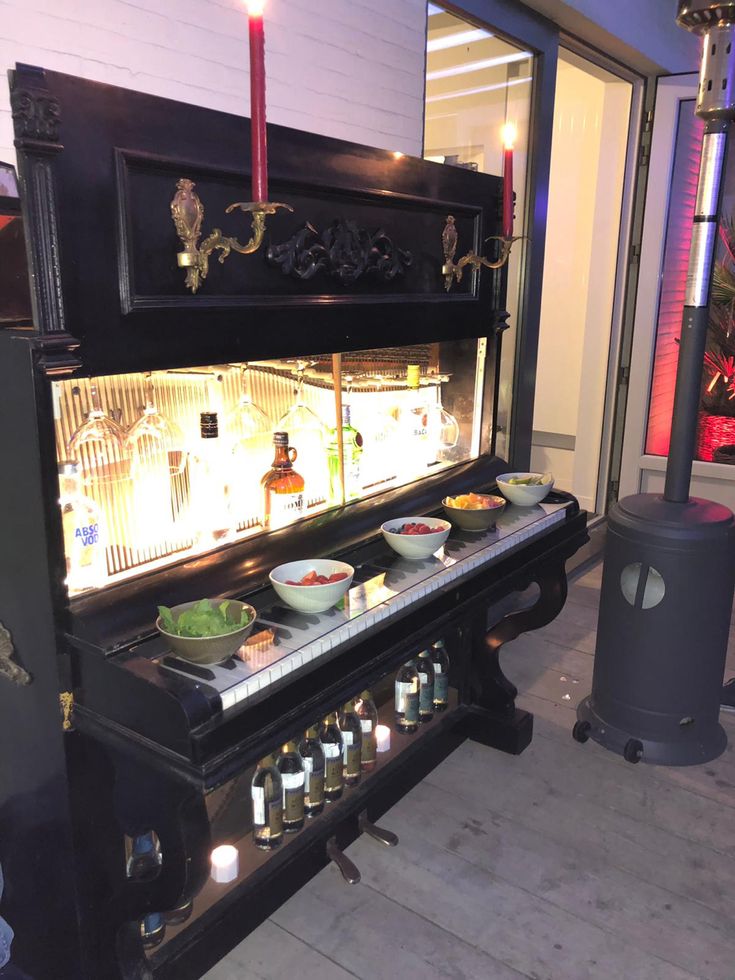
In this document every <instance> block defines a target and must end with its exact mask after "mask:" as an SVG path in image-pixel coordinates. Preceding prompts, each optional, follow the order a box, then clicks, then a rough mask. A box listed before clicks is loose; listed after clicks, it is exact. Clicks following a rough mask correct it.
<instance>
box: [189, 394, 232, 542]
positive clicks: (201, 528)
mask: <svg viewBox="0 0 735 980" xmlns="http://www.w3.org/2000/svg"><path fill="white" fill-rule="evenodd" d="M190 481H191V521H192V536H193V537H194V539H195V540H196V542H197V544H198V545H199V546H200V547H205V548H206V547H208V546H211V545H213V544H217V543H219V542H222V541H225V540H227V539H228V538H230V537H231V536H232V531H233V520H232V515H231V512H230V485H229V458H228V454H227V453H226V452H225V447H224V445H223V442H222V440H221V439H220V433H219V418H218V415H217V412H200V414H199V443H198V445H197V446H196V448H195V450H194V452H193V453H192V457H191V473H190Z"/></svg>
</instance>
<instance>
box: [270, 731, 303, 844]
mask: <svg viewBox="0 0 735 980" xmlns="http://www.w3.org/2000/svg"><path fill="white" fill-rule="evenodd" d="M276 765H277V766H278V771H279V772H280V774H281V785H282V786H283V829H284V831H285V832H286V833H287V834H293V833H295V832H296V831H297V830H301V828H302V827H303V826H304V763H303V760H302V758H301V756H300V755H299V750H298V749H297V748H296V742H294V741H290V742H286V743H285V744H284V745H282V746H281V754H280V755H279V756H278V762H277V763H276Z"/></svg>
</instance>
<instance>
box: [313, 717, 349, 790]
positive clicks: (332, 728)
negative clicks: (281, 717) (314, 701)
mask: <svg viewBox="0 0 735 980" xmlns="http://www.w3.org/2000/svg"><path fill="white" fill-rule="evenodd" d="M319 741H320V742H321V743H322V749H323V750H324V799H325V800H326V801H327V802H328V803H332V802H334V800H338V799H339V798H340V796H341V795H342V790H343V788H344V776H343V774H342V751H343V748H342V732H341V731H340V730H339V725H338V724H337V712H336V711H332V712H331V713H330V714H328V715H327V717H326V718H325V719H324V721H323V722H322V727H321V729H320V731H319Z"/></svg>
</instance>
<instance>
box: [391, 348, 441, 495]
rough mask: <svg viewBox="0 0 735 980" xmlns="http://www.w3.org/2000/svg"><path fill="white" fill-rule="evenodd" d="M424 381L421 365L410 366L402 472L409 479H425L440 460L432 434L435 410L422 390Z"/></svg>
mask: <svg viewBox="0 0 735 980" xmlns="http://www.w3.org/2000/svg"><path fill="white" fill-rule="evenodd" d="M420 378H421V369H420V367H419V365H418V364H409V365H408V367H407V370H406V388H407V391H406V393H405V395H404V396H403V398H402V401H401V412H400V417H399V424H400V430H401V454H402V457H401V470H402V475H403V477H404V478H405V479H415V478H416V477H418V476H423V475H424V474H425V473H426V468H427V466H429V465H430V464H431V463H433V462H435V459H436V453H435V450H434V447H433V445H432V439H431V433H430V431H429V429H430V426H429V422H430V417H431V407H430V404H429V401H428V399H427V397H426V391H425V390H424V389H422V387H421V381H420Z"/></svg>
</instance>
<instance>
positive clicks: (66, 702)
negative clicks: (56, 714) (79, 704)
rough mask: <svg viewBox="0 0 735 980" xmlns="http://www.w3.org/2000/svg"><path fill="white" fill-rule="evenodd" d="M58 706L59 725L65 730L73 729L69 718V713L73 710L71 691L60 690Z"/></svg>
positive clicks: (70, 730)
mask: <svg viewBox="0 0 735 980" xmlns="http://www.w3.org/2000/svg"><path fill="white" fill-rule="evenodd" d="M59 707H60V708H61V727H62V729H63V730H64V731H65V732H72V731H74V725H73V723H72V720H71V713H72V711H73V710H74V695H73V693H72V692H71V691H62V692H61V693H60V694H59Z"/></svg>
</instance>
